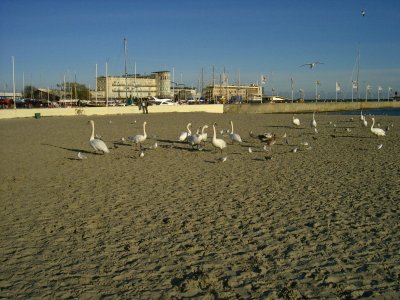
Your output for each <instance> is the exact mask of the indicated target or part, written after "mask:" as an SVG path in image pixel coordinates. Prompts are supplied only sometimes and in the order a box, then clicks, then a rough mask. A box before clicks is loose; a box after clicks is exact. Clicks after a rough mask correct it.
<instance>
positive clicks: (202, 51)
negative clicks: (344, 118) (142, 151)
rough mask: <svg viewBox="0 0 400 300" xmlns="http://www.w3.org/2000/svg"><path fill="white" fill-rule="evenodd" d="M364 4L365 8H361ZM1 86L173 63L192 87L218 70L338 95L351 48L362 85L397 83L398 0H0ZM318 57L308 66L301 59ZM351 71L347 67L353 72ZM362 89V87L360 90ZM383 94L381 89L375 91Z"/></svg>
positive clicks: (245, 79)
mask: <svg viewBox="0 0 400 300" xmlns="http://www.w3.org/2000/svg"><path fill="white" fill-rule="evenodd" d="M361 10H365V12H366V15H365V16H364V17H363V16H362V15H361ZM0 12H1V18H0V45H2V46H1V47H0V91H2V90H4V89H5V87H6V86H7V88H8V89H9V90H10V89H11V86H12V62H11V57H12V56H14V58H15V78H16V85H17V89H21V87H22V77H23V75H22V74H24V78H25V84H26V85H28V84H32V85H34V86H38V87H47V86H49V87H54V86H55V85H56V84H57V83H60V82H62V81H63V77H64V75H66V77H67V80H69V81H74V80H75V75H76V79H77V81H78V82H80V83H84V84H86V85H90V86H91V87H94V82H95V65H96V64H98V75H105V65H106V61H107V62H108V74H109V75H121V74H123V73H124V45H123V39H124V38H126V39H127V45H128V47H127V53H128V55H127V67H128V73H134V66H135V63H136V66H137V73H140V74H149V73H151V72H153V71H160V70H170V71H171V72H172V69H173V68H174V70H175V72H174V74H175V81H176V82H180V81H181V80H182V81H183V83H185V84H186V85H189V86H192V85H193V86H195V87H197V86H198V84H199V81H200V78H201V72H202V71H201V70H202V69H203V74H204V75H203V79H204V83H205V84H207V83H210V82H211V81H212V68H213V66H215V74H216V76H215V77H216V78H217V80H219V75H220V74H221V72H222V71H223V70H224V69H225V70H226V72H227V73H228V76H229V82H231V83H234V82H237V81H238V74H240V82H241V83H242V84H251V83H257V81H259V80H260V75H261V74H263V75H266V76H268V81H267V84H266V85H265V94H271V91H272V88H274V90H275V91H277V93H278V94H279V95H284V96H288V97H289V96H290V78H293V81H294V90H295V97H298V90H299V89H303V90H304V91H305V94H306V98H310V97H311V98H312V97H315V81H316V80H319V81H320V83H321V84H320V86H319V87H318V89H319V91H320V94H321V97H322V98H324V97H332V96H334V95H335V83H336V81H338V82H339V83H340V85H341V90H342V92H343V95H344V96H345V97H350V96H351V79H352V76H353V77H354V76H355V75H354V73H355V72H356V71H355V64H356V58H357V52H358V51H360V89H361V90H363V89H364V88H365V86H366V85H367V84H370V85H371V86H372V90H371V91H372V96H375V97H376V95H377V88H378V86H382V88H383V93H384V94H385V95H387V90H388V87H392V88H393V91H395V90H400V81H399V79H400V55H399V53H400V39H399V33H400V29H399V28H400V18H399V12H400V1H398V0H387V1H376V0H364V1H362V0H337V1H334V0H319V1H318V0H279V1H268V0H249V1H240V0H230V1H227V0H213V1H210V0H202V1H195V0H186V1H185V0H170V1H162V0H153V1H143V0H141V1H138V0H121V1H118V0H115V1H109V0H108V1H103V0H97V1H94V0H82V1H72V0H71V1H59V0H35V1H32V0H2V1H0ZM312 61H321V62H323V63H324V64H321V65H318V66H317V67H315V68H314V69H309V68H307V67H300V65H302V64H304V63H307V62H312ZM352 74H353V75H352ZM364 94H365V93H364ZM381 95H382V94H381Z"/></svg>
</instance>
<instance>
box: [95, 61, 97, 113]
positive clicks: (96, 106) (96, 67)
mask: <svg viewBox="0 0 400 300" xmlns="http://www.w3.org/2000/svg"><path fill="white" fill-rule="evenodd" d="M95 80H96V81H95V83H96V87H95V88H96V93H95V103H96V107H97V64H96V78H95Z"/></svg>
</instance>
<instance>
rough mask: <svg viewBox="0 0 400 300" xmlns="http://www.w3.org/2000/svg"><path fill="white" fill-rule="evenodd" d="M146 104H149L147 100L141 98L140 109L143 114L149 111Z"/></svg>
mask: <svg viewBox="0 0 400 300" xmlns="http://www.w3.org/2000/svg"><path fill="white" fill-rule="evenodd" d="M148 106H149V100H148V99H143V100H142V111H143V113H144V114H148V113H149V110H148Z"/></svg>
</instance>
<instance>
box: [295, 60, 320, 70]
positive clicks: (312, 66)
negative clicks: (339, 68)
mask: <svg viewBox="0 0 400 300" xmlns="http://www.w3.org/2000/svg"><path fill="white" fill-rule="evenodd" d="M318 64H323V63H322V62H319V61H315V62H312V63H306V64H303V65H301V66H300V67H304V66H309V67H310V69H312V68H314V67H315V66H316V65H318Z"/></svg>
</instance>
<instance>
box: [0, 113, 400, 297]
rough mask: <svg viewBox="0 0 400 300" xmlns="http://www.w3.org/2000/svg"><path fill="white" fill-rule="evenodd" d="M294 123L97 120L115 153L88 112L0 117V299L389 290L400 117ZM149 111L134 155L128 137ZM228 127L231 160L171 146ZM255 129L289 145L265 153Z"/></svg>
mask: <svg viewBox="0 0 400 300" xmlns="http://www.w3.org/2000/svg"><path fill="white" fill-rule="evenodd" d="M298 116H299V117H300V119H301V121H302V125H301V127H300V128H293V127H292V124H291V119H292V116H291V115H264V114H238V115H236V114H235V115H232V114H224V115H218V114H206V113H184V114H177V113H171V114H149V115H123V116H104V117H103V116H97V117H93V118H92V119H93V120H94V121H95V125H96V133H97V134H100V135H101V136H102V138H103V139H104V140H105V142H106V143H107V144H108V146H109V147H110V148H111V153H110V154H108V155H100V154H94V153H93V152H92V149H91V148H90V146H89V143H88V139H89V136H90V130H91V129H90V127H89V125H88V124H87V122H88V120H89V117H86V116H78V117H53V118H42V119H38V120H36V119H14V120H0V138H1V152H0V154H1V156H0V157H1V163H0V166H1V175H0V187H1V188H0V197H1V214H0V242H1V243H0V298H37V299H39V298H95V299H96V298H125V299H159V298H161V299H183V298H189V297H193V298H197V299H232V298H235V299H249V298H252V299H265V298H272V299H275V298H291V299H299V298H345V299H357V298H360V297H361V298H363V297H371V298H386V299H395V298H397V299H398V298H399V297H400V284H399V282H400V264H399V262H400V250H399V249H400V226H399V216H400V204H399V200H400V196H399V195H400V166H399V156H400V155H399V149H400V132H399V128H400V118H399V117H387V116H377V117H376V119H377V121H378V122H380V124H381V126H382V127H383V128H384V127H386V126H387V125H390V124H391V123H393V124H394V126H393V127H390V131H388V132H387V136H386V137H384V138H377V137H375V136H374V135H373V134H372V133H371V132H370V131H369V129H366V128H362V127H361V125H360V122H359V118H358V117H354V121H353V122H352V121H350V117H349V116H343V115H342V116H340V115H326V114H317V115H316V119H317V122H318V129H319V133H318V134H314V133H313V131H312V130H311V128H310V126H309V124H310V121H311V114H300V115H298ZM144 120H146V121H147V133H148V136H149V138H148V140H147V141H146V143H145V145H144V147H145V148H146V151H145V156H144V157H139V151H138V150H136V149H135V147H134V146H132V145H130V144H128V143H126V144H124V143H122V142H121V137H125V138H126V137H127V136H129V135H134V134H137V133H140V132H141V131H142V122H143V121H144ZM229 120H233V122H234V125H235V131H236V132H237V133H239V134H240V135H241V136H242V139H243V140H244V142H243V144H242V145H239V144H234V145H230V144H228V148H227V151H226V153H227V160H226V161H225V162H219V161H218V160H217V158H218V157H220V156H221V155H220V154H219V153H218V152H216V151H215V150H214V149H213V147H212V145H211V143H210V138H209V140H208V142H207V144H206V146H205V149H204V150H203V151H197V150H194V151H193V150H190V147H189V146H188V145H186V144H184V143H178V142H176V141H177V138H178V136H179V133H180V132H181V131H184V130H185V128H186V124H187V123H188V122H191V123H192V124H193V128H194V129H195V128H197V127H198V126H201V125H203V124H208V125H210V128H209V130H208V135H209V137H210V135H211V134H212V127H211V124H212V123H213V122H214V121H215V122H217V123H218V127H217V131H218V136H220V133H219V131H220V130H221V129H228V128H229V124H228V122H229ZM135 121H136V122H135ZM330 121H332V122H334V123H335V124H336V131H334V130H335V129H334V127H333V125H330V124H329V122H330ZM368 121H370V119H368ZM346 128H350V130H351V131H350V132H348V131H346ZM250 130H252V131H253V132H254V133H256V134H257V133H263V132H275V133H277V135H278V136H279V137H282V135H283V134H284V133H285V132H286V133H287V136H288V143H286V141H285V140H284V139H282V138H280V139H279V141H278V142H277V144H276V145H274V146H273V147H272V159H271V160H266V159H265V156H270V155H271V153H268V152H265V151H264V150H263V148H262V144H261V143H260V142H259V141H258V140H256V139H252V138H250V137H249V134H248V133H249V131H250ZM224 138H225V140H228V139H227V137H224ZM315 138H316V139H315ZM155 141H158V145H159V147H158V148H157V149H151V147H152V146H153V144H154V142H155ZM303 142H308V143H309V144H310V146H311V149H307V148H308V147H307V146H303V145H301V143H303ZM381 143H383V147H382V148H381V149H380V150H378V149H377V146H378V145H379V144H381ZM249 147H252V149H253V153H249V151H248V148H249ZM295 147H297V148H298V151H297V152H296V153H293V152H292V151H291V150H292V149H294V148H295ZM78 152H82V153H83V154H84V155H86V156H87V159H84V160H79V159H78V157H77V153H78Z"/></svg>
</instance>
